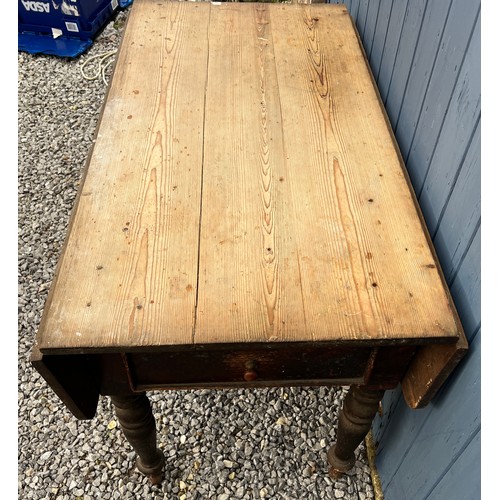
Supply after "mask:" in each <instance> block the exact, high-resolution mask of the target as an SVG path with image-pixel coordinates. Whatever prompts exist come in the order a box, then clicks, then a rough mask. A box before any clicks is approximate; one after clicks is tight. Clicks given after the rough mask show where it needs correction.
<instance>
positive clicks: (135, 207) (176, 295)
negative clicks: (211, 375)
mask: <svg viewBox="0 0 500 500" xmlns="http://www.w3.org/2000/svg"><path fill="white" fill-rule="evenodd" d="M71 227H72V229H71V233H70V236H69V239H68V241H67V243H66V246H65V250H64V254H63V258H62V261H61V263H60V265H59V269H58V273H57V277H56V279H55V286H54V287H53V290H52V291H51V294H50V299H49V303H48V305H50V307H47V308H46V311H45V314H44V318H43V323H42V327H41V329H40V332H39V336H38V343H39V346H40V349H41V350H42V351H44V350H45V352H50V350H51V349H54V350H57V349H58V348H67V349H84V348H110V347H120V346H122V347H128V346H161V345H170V344H189V343H213V342H251V341H256V342H261V341H281V340H285V341H286V340H289V341H312V340H335V341H337V340H339V341H343V340H384V339H391V340H394V339H396V340H403V339H410V340H413V341H418V340H422V339H430V338H440V339H443V338H446V337H448V338H449V337H452V338H456V336H457V332H458V327H457V324H456V322H455V316H454V315H453V314H452V312H451V309H450V306H449V302H448V301H449V298H448V295H447V291H446V290H445V287H444V286H443V280H442V278H441V276H440V272H439V269H438V265H437V263H436V262H435V259H434V257H433V253H432V251H431V249H430V247H429V244H428V239H427V237H426V234H425V231H423V228H422V223H421V218H420V216H419V213H418V212H417V209H416V208H415V201H414V196H413V193H412V191H411V189H410V188H409V186H408V180H407V177H406V174H405V171H404V167H403V166H402V163H401V161H400V157H399V154H398V151H397V147H396V146H395V143H394V141H393V136H392V134H391V131H390V129H389V127H388V124H387V120H386V118H385V114H384V112H383V108H382V107H381V104H380V101H379V98H378V94H377V91H376V89H375V87H374V84H373V81H372V78H371V75H370V72H369V68H368V66H367V63H366V59H365V57H364V54H363V51H362V49H361V47H360V44H359V40H358V37H357V35H356V33H355V31H354V28H353V25H352V22H351V19H350V17H349V15H348V13H347V11H346V10H345V7H344V6H337V5H310V6H309V5H283V4H245V3H224V4H222V5H212V4H210V3H208V2H207V3H192V2H180V3H177V2H165V3H157V2H154V1H151V0H136V2H134V4H133V7H132V9H131V13H130V15H129V21H128V25H127V27H126V29H125V34H124V39H123V42H122V46H121V50H120V53H119V56H118V59H117V64H116V69H115V72H114V77H113V79H112V83H111V87H110V90H109V95H108V97H107V102H106V105H105V107H104V112H103V115H102V120H101V124H100V128H99V134H98V136H97V140H96V144H95V147H94V150H93V153H92V156H91V159H90V162H89V165H88V170H87V175H86V178H85V181H84V183H83V185H82V188H81V193H80V197H79V202H78V208H77V210H76V212H75V214H74V216H73V220H72V225H71Z"/></svg>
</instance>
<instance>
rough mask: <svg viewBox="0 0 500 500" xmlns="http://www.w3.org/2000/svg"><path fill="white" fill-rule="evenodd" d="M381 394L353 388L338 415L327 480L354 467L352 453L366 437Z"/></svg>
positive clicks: (329, 455) (381, 392) (329, 453)
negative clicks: (335, 438) (335, 439)
mask: <svg viewBox="0 0 500 500" xmlns="http://www.w3.org/2000/svg"><path fill="white" fill-rule="evenodd" d="M383 395H384V391H380V390H372V389H367V388H366V387H362V386H352V387H351V388H350V389H349V392H348V393H347V396H346V398H345V401H344V405H343V408H342V411H341V412H340V415H339V423H338V428H337V442H336V443H335V445H334V446H332V447H331V448H330V450H329V451H328V463H329V464H330V466H331V467H330V470H329V474H330V477H332V478H334V479H338V478H339V477H340V476H341V475H342V474H343V473H344V472H347V471H349V470H350V469H352V467H354V464H355V462H356V458H355V456H354V451H355V450H356V448H357V447H358V445H359V444H360V443H361V441H362V440H363V439H364V437H365V436H366V435H367V434H368V431H369V430H370V428H371V425H372V420H373V417H374V416H375V414H376V413H377V410H378V406H379V402H380V400H381V399H382V396H383Z"/></svg>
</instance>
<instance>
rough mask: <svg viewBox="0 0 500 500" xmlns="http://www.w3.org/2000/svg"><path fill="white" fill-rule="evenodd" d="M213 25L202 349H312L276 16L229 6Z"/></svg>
mask: <svg viewBox="0 0 500 500" xmlns="http://www.w3.org/2000/svg"><path fill="white" fill-rule="evenodd" d="M330 7H333V6H330ZM210 19H211V23H210V33H209V45H210V58H209V65H208V73H209V77H208V87H207V97H206V127H205V158H204V186H203V207H204V210H203V215H202V230H201V236H200V287H199V299H198V309H197V325H196V336H195V341H196V342H198V343H205V342H223V341H248V340H254V341H269V340H293V339H296V338H297V339H298V338H299V336H300V335H301V334H302V335H303V336H304V338H303V339H304V340H312V339H313V338H312V336H311V334H310V333H309V332H308V331H307V329H306V327H305V317H304V308H303V303H302V300H303V299H302V290H301V275H300V268H299V262H298V256H297V250H296V248H295V238H294V236H295V234H294V227H293V225H292V220H293V217H292V214H293V213H294V208H293V202H294V200H293V199H291V197H290V195H289V194H288V191H289V183H290V176H291V174H290V172H289V171H288V170H287V167H286V164H285V157H284V146H283V137H282V129H281V109H280V101H279V88H278V83H277V79H276V70H275V67H274V56H275V55H274V48H273V43H272V37H273V34H272V32H271V29H272V25H271V24H270V19H269V8H268V7H267V6H266V5H261V6H255V5H250V4H241V5H238V6H237V7H235V6H233V5H231V4H223V5H220V6H217V7H215V6H214V7H213V8H212V11H211V15H210Z"/></svg>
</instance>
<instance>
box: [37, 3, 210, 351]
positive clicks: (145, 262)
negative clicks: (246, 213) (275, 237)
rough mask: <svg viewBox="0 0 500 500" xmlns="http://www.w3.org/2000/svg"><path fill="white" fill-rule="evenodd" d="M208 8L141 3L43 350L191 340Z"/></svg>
mask: <svg viewBox="0 0 500 500" xmlns="http://www.w3.org/2000/svg"><path fill="white" fill-rule="evenodd" d="M209 9H210V5H209V4H201V3H200V4H197V5H196V6H193V5H191V4H187V3H183V2H181V3H177V2H161V3H158V2H155V1H153V0H142V1H139V2H135V3H134V6H133V8H132V11H131V13H130V18H129V21H128V25H127V28H126V30H125V33H124V38H123V42H122V45H121V50H120V54H119V56H118V59H117V63H116V69H115V72H114V77H113V80H112V83H111V87H110V89H109V94H108V97H107V101H106V105H105V107H104V111H103V116H102V120H101V124H100V127H99V133H98V136H97V139H96V143H95V147H94V150H93V154H92V157H91V160H90V163H89V165H88V167H87V174H86V177H85V180H84V182H83V184H82V188H81V191H80V196H79V201H78V205H77V209H76V213H75V215H74V218H73V221H72V225H71V231H70V233H69V239H68V241H67V244H66V247H65V250H64V255H63V257H62V261H61V263H60V266H59V270H58V273H57V277H56V279H55V286H53V288H52V294H51V298H50V301H49V303H48V307H46V308H45V315H44V321H43V323H42V327H41V330H40V332H39V335H38V342H39V348H40V349H41V350H42V351H43V350H46V351H50V349H56V348H65V347H69V348H75V349H78V348H80V347H85V348H89V347H91V348H95V349H99V348H103V347H106V348H108V347H112V346H120V347H126V346H129V345H141V344H142V345H151V344H156V343H163V344H168V343H175V342H180V343H183V342H189V341H190V339H191V335H192V329H193V321H194V307H195V296H196V280H197V260H198V225H199V212H200V192H201V164H202V147H203V142H202V140H203V99H204V89H205V79H204V75H203V73H202V77H201V78H200V72H199V69H200V68H204V67H206V60H207V55H208V51H207V40H206V36H200V34H202V33H206V31H207V23H208V11H209ZM187 88H189V89H190V91H189V92H186V89H187Z"/></svg>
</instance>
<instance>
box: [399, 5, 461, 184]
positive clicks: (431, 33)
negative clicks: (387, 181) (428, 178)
mask: <svg viewBox="0 0 500 500" xmlns="http://www.w3.org/2000/svg"><path fill="white" fill-rule="evenodd" d="M450 5H451V0H440V1H439V2H433V1H430V2H428V3H427V9H426V11H425V16H424V19H423V24H422V29H421V32H420V37H419V40H418V43H417V46H416V50H415V55H414V59H413V62H412V65H411V71H410V75H409V79H408V85H407V87H406V90H405V92H404V96H403V99H402V105H401V110H400V112H399V118H398V120H397V122H396V123H395V125H394V126H395V130H396V137H397V139H398V143H399V147H400V149H401V153H402V155H403V158H405V159H406V157H407V154H408V149H409V147H410V144H411V139H412V137H413V132H414V130H415V127H416V125H417V121H418V116H419V114H420V110H421V108H422V104H423V100H424V97H425V92H426V89H427V85H428V83H429V80H430V78H431V75H432V71H433V69H434V64H435V61H436V56H437V53H438V50H439V46H440V44H441V38H442V34H443V31H444V26H445V23H446V19H447V17H448V12H449V8H450ZM393 79H394V78H393ZM409 173H410V177H411V178H412V180H413V175H412V174H413V172H411V171H410V172H409Z"/></svg>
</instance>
